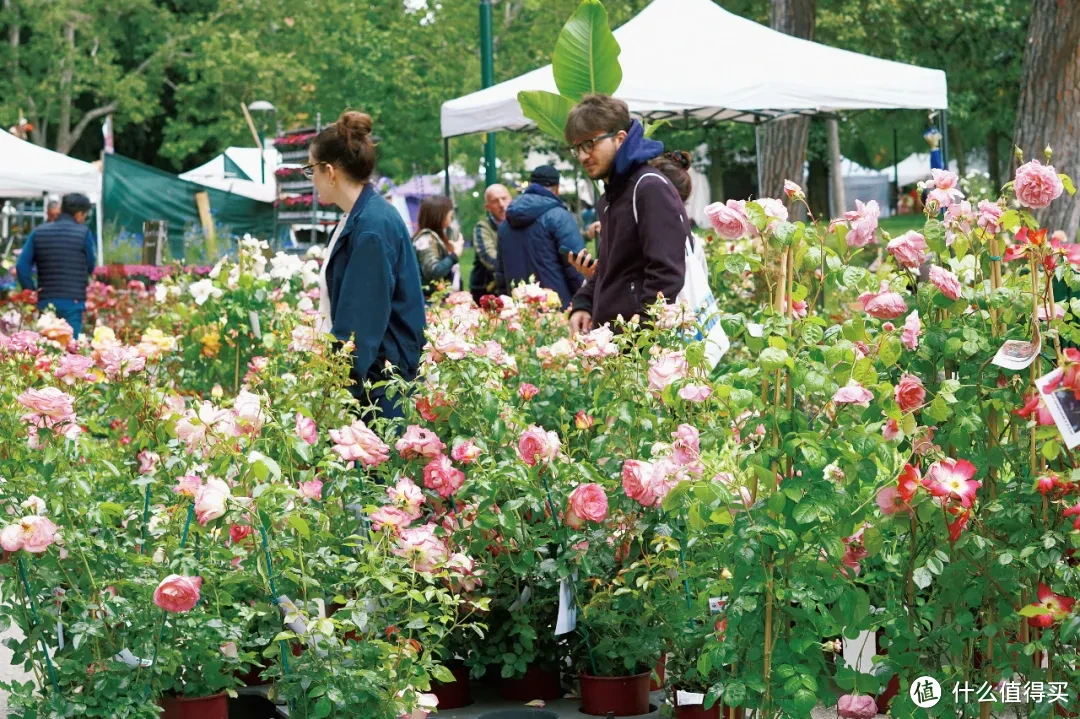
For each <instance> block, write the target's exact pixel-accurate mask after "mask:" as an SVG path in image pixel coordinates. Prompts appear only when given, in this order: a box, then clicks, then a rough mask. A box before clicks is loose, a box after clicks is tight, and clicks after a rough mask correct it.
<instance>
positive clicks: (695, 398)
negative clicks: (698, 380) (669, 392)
mask: <svg viewBox="0 0 1080 719" xmlns="http://www.w3.org/2000/svg"><path fill="white" fill-rule="evenodd" d="M711 396H712V387H710V386H709V385H707V384H688V385H685V386H684V387H683V388H682V389H680V390H679V397H680V398H681V399H683V400H685V401H687V402H704V401H705V400H707V399H708V398H709V397H711Z"/></svg>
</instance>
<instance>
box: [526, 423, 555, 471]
mask: <svg viewBox="0 0 1080 719" xmlns="http://www.w3.org/2000/svg"><path fill="white" fill-rule="evenodd" d="M559 447H560V443H559V435H557V434H556V433H555V432H547V431H545V430H544V429H543V428H542V427H537V426H536V425H530V426H529V428H528V429H527V430H525V431H524V432H522V434H521V437H520V438H519V439H518V446H517V451H518V457H520V458H521V461H522V462H524V463H525V464H527V465H529V466H530V467H533V466H535V465H536V464H537V463H538V462H550V461H551V460H553V459H555V457H556V456H557V455H558V454H559Z"/></svg>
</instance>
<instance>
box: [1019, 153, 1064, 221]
mask: <svg viewBox="0 0 1080 719" xmlns="http://www.w3.org/2000/svg"><path fill="white" fill-rule="evenodd" d="M1013 189H1014V190H1015V191H1016V199H1018V200H1019V201H1020V204H1021V205H1023V206H1024V207H1030V208H1032V209H1033V210H1038V209H1041V208H1043V207H1046V206H1048V205H1049V204H1050V203H1051V202H1053V201H1054V200H1056V199H1057V198H1059V197H1061V193H1062V191H1063V190H1064V189H1065V186H1064V184H1063V183H1062V182H1061V178H1060V177H1058V174H1057V171H1056V170H1055V169H1054V167H1053V165H1043V164H1042V163H1041V162H1039V161H1038V160H1032V161H1031V162H1027V163H1024V164H1023V165H1021V166H1020V167H1018V168H1016V181H1015V182H1014V184H1013Z"/></svg>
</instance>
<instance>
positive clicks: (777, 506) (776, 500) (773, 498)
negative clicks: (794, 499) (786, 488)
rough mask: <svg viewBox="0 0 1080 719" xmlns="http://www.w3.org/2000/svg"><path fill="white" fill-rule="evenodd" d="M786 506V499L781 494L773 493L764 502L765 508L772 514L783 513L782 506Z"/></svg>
mask: <svg viewBox="0 0 1080 719" xmlns="http://www.w3.org/2000/svg"><path fill="white" fill-rule="evenodd" d="M785 504H787V497H785V496H784V493H783V492H774V493H773V494H771V495H769V499H768V501H766V502H765V506H766V507H768V508H769V511H770V512H772V513H773V514H780V513H781V512H783V511H784V505H785Z"/></svg>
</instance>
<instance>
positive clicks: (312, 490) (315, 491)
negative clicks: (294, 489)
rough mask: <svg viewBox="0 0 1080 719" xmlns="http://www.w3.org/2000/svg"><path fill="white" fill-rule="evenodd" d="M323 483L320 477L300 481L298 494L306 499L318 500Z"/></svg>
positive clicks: (320, 496) (320, 497)
mask: <svg viewBox="0 0 1080 719" xmlns="http://www.w3.org/2000/svg"><path fill="white" fill-rule="evenodd" d="M322 488H323V483H322V480H321V479H310V480H308V481H307V482H300V484H299V489H300V496H301V497H303V498H304V499H305V500H307V501H316V502H317V501H319V500H321V499H322Z"/></svg>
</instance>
